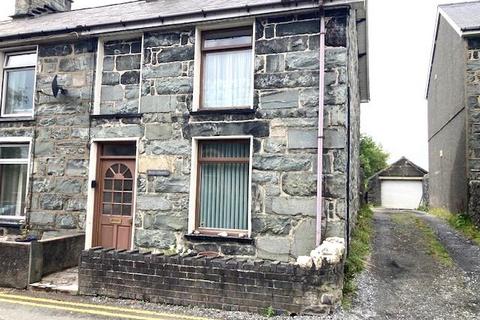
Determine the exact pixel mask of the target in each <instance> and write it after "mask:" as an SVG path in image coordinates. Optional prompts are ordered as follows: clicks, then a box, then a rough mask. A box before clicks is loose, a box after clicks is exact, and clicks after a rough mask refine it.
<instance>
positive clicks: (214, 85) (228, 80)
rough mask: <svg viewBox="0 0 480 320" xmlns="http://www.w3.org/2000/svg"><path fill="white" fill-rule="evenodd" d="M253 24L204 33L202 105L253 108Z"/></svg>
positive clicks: (224, 107)
mask: <svg viewBox="0 0 480 320" xmlns="http://www.w3.org/2000/svg"><path fill="white" fill-rule="evenodd" d="M252 39H253V37H252V27H247V28H240V29H228V30H216V31H208V32H203V34H202V91H201V108H204V109H231V108H250V107H251V104H252V97H253V88H252V81H253V69H252V60H253V53H252Z"/></svg>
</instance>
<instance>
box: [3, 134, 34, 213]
mask: <svg viewBox="0 0 480 320" xmlns="http://www.w3.org/2000/svg"><path fill="white" fill-rule="evenodd" d="M28 153H29V144H28V143H22V144H0V216H23V215H24V210H25V196H26V194H27V177H28Z"/></svg>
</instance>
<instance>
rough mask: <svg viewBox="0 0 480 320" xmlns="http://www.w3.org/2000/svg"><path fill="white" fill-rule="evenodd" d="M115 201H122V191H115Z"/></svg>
mask: <svg viewBox="0 0 480 320" xmlns="http://www.w3.org/2000/svg"><path fill="white" fill-rule="evenodd" d="M113 202H115V203H122V193H121V192H115V195H114V197H113Z"/></svg>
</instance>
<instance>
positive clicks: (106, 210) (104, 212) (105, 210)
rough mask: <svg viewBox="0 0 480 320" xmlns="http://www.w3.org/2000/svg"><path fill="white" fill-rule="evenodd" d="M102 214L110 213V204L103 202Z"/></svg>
mask: <svg viewBox="0 0 480 320" xmlns="http://www.w3.org/2000/svg"><path fill="white" fill-rule="evenodd" d="M103 214H112V205H111V204H104V205H103Z"/></svg>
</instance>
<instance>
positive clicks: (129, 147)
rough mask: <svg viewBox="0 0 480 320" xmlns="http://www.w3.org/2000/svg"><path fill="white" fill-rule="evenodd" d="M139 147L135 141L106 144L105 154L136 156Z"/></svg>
mask: <svg viewBox="0 0 480 320" xmlns="http://www.w3.org/2000/svg"><path fill="white" fill-rule="evenodd" d="M136 153H137V148H136V146H135V144H134V143H131V144H130V143H129V144H104V145H103V155H104V156H135V155H136Z"/></svg>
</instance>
